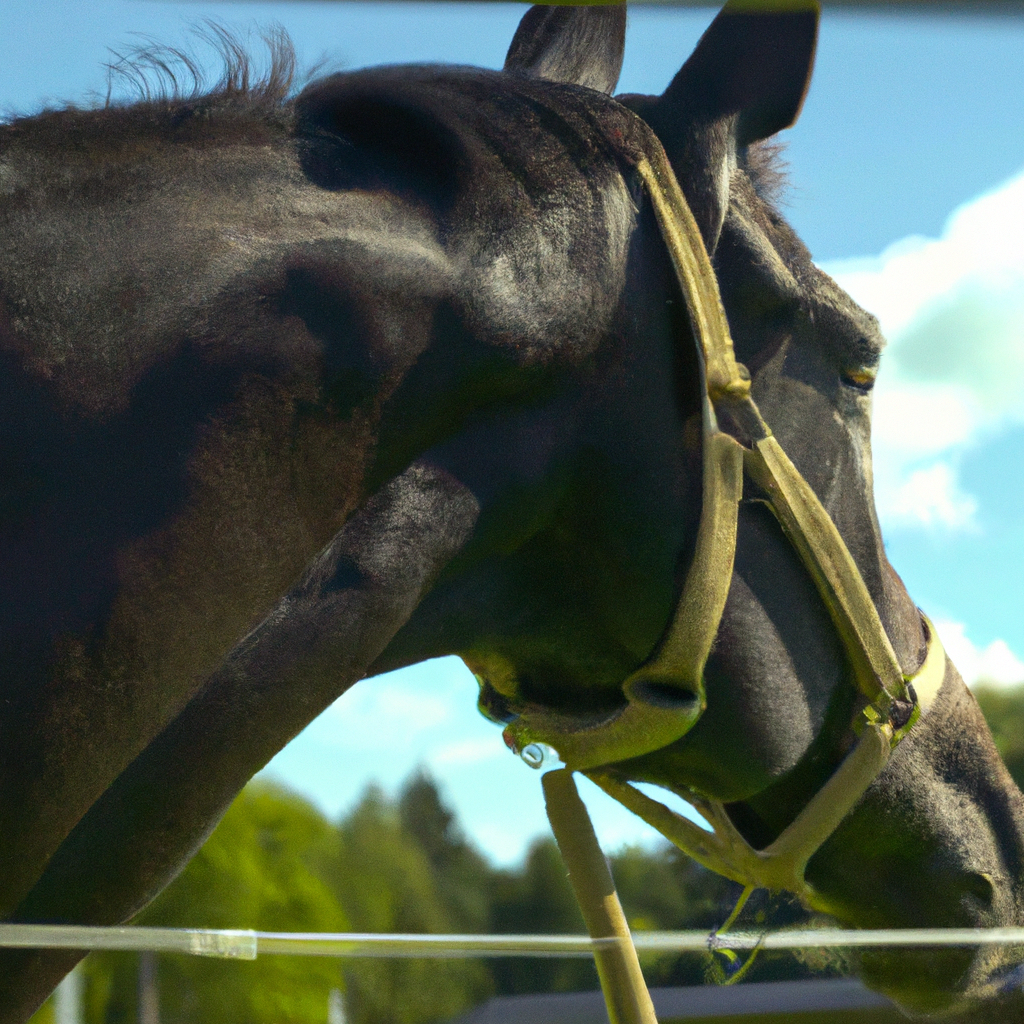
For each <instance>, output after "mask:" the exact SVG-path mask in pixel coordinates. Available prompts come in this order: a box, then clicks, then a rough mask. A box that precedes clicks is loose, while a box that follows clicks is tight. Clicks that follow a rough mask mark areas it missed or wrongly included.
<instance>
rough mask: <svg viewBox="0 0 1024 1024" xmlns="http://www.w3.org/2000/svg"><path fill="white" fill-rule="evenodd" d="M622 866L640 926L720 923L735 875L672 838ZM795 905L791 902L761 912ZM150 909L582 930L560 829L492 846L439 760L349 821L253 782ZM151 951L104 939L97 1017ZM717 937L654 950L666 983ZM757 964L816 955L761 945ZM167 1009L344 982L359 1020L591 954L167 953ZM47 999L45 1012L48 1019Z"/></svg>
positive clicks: (260, 920)
mask: <svg viewBox="0 0 1024 1024" xmlns="http://www.w3.org/2000/svg"><path fill="white" fill-rule="evenodd" d="M612 869H613V872H614V874H615V878H616V882H617V885H618V887H619V892H620V896H621V898H622V901H623V905H624V907H625V910H626V914H627V917H628V918H629V920H630V923H631V925H632V927H633V928H634V929H676V928H701V929H709V930H710V929H711V928H712V927H714V926H716V925H718V924H720V923H721V922H722V921H723V920H724V918H725V917H726V916H727V914H728V913H729V910H730V909H731V907H732V905H733V903H734V901H735V899H736V897H737V896H738V887H737V886H734V885H732V884H731V883H729V882H726V881H725V880H723V879H721V878H718V877H717V876H715V875H712V874H710V873H708V872H706V871H704V870H703V869H702V868H700V867H698V866H697V865H695V864H693V863H692V862H691V861H689V860H688V859H687V858H685V857H683V856H681V855H679V854H678V853H677V852H676V851H675V850H674V849H672V848H667V847H666V848H664V849H657V850H646V849H642V848H635V847H633V848H626V849H624V850H622V851H620V852H619V853H618V854H617V855H616V856H614V857H613V858H612ZM766 912H768V913H771V915H772V922H773V924H774V925H776V926H777V925H779V924H780V923H787V922H788V921H790V920H792V919H793V915H794V914H798V913H799V911H796V910H794V908H793V907H792V906H790V905H788V904H787V905H783V906H781V907H773V908H767V907H764V906H762V907H761V909H760V911H754V912H753V913H752V914H751V915H749V917H750V921H752V922H753V921H755V920H757V919H758V917H759V919H760V920H762V921H763V920H765V914H766ZM135 923H136V924H145V925H161V926H168V927H197V928H254V929H257V930H260V931H359V932H428V933H445V932H448V933H451V932H462V933H472V932H476V933H481V932H503V933H517V932H518V933H523V932H541V933H548V934H555V933H577V934H578V933H581V932H583V930H584V928H583V922H582V919H581V918H580V916H579V911H578V910H577V908H576V904H575V900H574V898H573V895H572V891H571V889H570V887H569V884H568V881H567V879H566V874H565V869H564V867H563V866H562V862H561V859H560V857H559V854H558V850H557V848H556V847H555V845H554V842H553V841H552V840H550V839H540V840H538V841H537V842H535V843H534V845H533V846H532V847H531V848H530V850H529V852H528V854H527V856H526V858H525V860H524V862H523V864H522V865H521V866H520V867H518V868H515V869H503V868H497V867H495V866H493V865H492V864H490V863H489V862H488V860H487V859H486V858H485V857H483V856H482V855H481V854H480V853H479V852H478V851H477V850H476V849H475V848H474V847H473V846H472V844H471V843H470V842H468V841H467V840H466V838H465V836H464V834H463V832H462V830H461V828H460V826H459V823H458V822H457V820H456V818H455V815H454V814H453V813H452V811H451V810H449V809H448V808H447V807H446V806H445V805H444V803H443V802H442V799H441V797H440V794H439V792H438V790H437V787H436V786H435V785H434V783H433V782H432V780H431V779H430V778H429V777H427V776H426V775H422V774H420V775H416V776H414V777H413V778H411V779H410V780H409V781H408V782H407V784H406V785H405V787H404V789H403V790H402V792H401V793H400V794H399V796H398V798H397V799H395V800H393V801H392V800H389V799H387V797H385V795H384V794H383V793H382V792H381V791H380V790H378V789H370V790H368V791H367V792H366V794H365V795H364V797H363V799H362V801H361V802H360V803H359V805H358V806H357V807H356V808H355V809H354V810H353V811H352V812H351V813H350V814H349V815H348V816H347V817H345V818H344V819H343V820H342V821H341V822H340V823H338V824H337V825H334V824H332V823H331V822H329V821H328V820H327V819H325V818H324V817H323V816H322V815H321V814H320V813H319V812H318V811H317V810H316V809H315V808H314V807H312V806H311V805H310V804H308V803H306V802H305V801H304V800H302V799H300V798H299V797H297V796H295V795H294V794H292V793H289V792H287V791H286V790H283V789H280V788H278V787H274V786H270V785H267V784H265V783H263V784H260V783H257V784H252V785H250V786H249V787H247V788H246V789H245V791H243V793H242V794H241V795H240V796H239V798H238V799H237V800H236V801H235V803H234V804H233V805H232V807H231V809H230V810H229V811H228V813H227V815H226V816H225V817H224V820H223V821H222V822H221V824H220V825H219V826H218V827H217V829H216V830H215V831H214V832H213V834H212V835H211V836H210V838H209V839H208V840H207V842H206V844H205V845H204V846H203V847H202V849H201V850H200V851H199V853H198V854H197V855H196V857H195V858H194V859H193V860H192V862H191V863H190V864H189V866H188V867H187V868H186V869H185V871H184V872H183V873H182V874H181V876H180V877H179V878H178V879H177V880H176V881H175V882H174V883H173V884H172V885H171V886H170V887H169V888H168V889H167V890H166V891H165V892H164V893H163V894H162V895H161V896H160V897H159V899H157V900H156V901H155V902H154V903H153V904H152V905H151V906H150V907H148V908H147V909H146V910H145V911H144V912H143V913H142V914H141V915H139V917H138V918H137V919H136V921H135ZM138 963H139V961H138V957H137V956H136V955H134V954H114V953H102V954H93V955H92V956H91V957H89V958H88V960H87V961H86V962H85V964H84V965H83V967H82V969H81V970H82V973H83V976H84V999H85V1021H86V1024H135V1021H136V1020H137V999H138V992H137V984H138V982H137V978H138ZM728 966H729V965H728V964H726V963H724V961H723V962H722V963H721V964H715V963H714V962H713V961H711V959H710V956H709V955H689V956H683V957H679V956H675V957H661V958H658V959H656V960H652V961H651V962H649V963H645V969H646V971H647V976H648V980H649V981H650V982H651V983H652V984H696V983H700V982H702V981H704V980H705V979H706V977H707V975H708V973H709V971H710V972H713V971H715V970H719V971H721V969H722V968H723V967H728ZM755 972H756V973H755V976H759V977H762V978H766V977H792V976H794V972H796V973H797V974H800V973H805V968H803V967H801V966H800V965H798V964H795V962H794V961H793V960H791V959H789V958H783V957H779V956H776V957H775V958H774V959H773V958H772V957H770V956H765V957H764V958H763V960H762V961H759V962H758V964H757V965H756V967H755ZM157 974H158V986H159V993H160V1019H161V1022H162V1024H203V1022H210V1024H285V1022H296V1024H299V1022H301V1024H306V1022H308V1024H324V1022H325V1021H326V1020H327V1007H328V1000H329V994H330V992H331V990H332V989H339V990H341V991H342V992H344V1008H345V1019H346V1021H347V1024H428V1022H432V1021H443V1020H447V1019H449V1018H451V1017H454V1016H456V1015H458V1014H459V1013H460V1012H462V1011H464V1010H466V1009H468V1008H469V1007H471V1006H474V1005H476V1004H477V1003H480V1002H482V1001H484V1000H485V999H487V998H488V997H489V996H491V995H495V994H517V993H524V992H557V991H572V990H579V989H587V988H596V987H597V977H596V974H595V972H594V968H593V966H592V964H591V962H590V961H589V960H588V959H583V958H579V959H565V958H545V959H522V958H503V959H491V960H462V959H441V960H436V959H434V960H421V959H408V960H406V959H401V960H398V959H352V960H335V959H330V958H322V959H321V958H314V957H289V956H274V955H265V956H261V957H259V958H258V959H257V960H256V961H255V962H236V961H229V960H210V959H205V958H198V957H187V956H179V955H160V956H159V957H158V958H157ZM51 1014H52V1008H50V1007H48V1008H46V1009H45V1010H44V1011H42V1012H41V1013H40V1015H39V1016H40V1024H42V1021H43V1020H44V1019H52V1018H51Z"/></svg>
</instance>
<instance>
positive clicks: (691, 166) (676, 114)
mask: <svg viewBox="0 0 1024 1024" xmlns="http://www.w3.org/2000/svg"><path fill="white" fill-rule="evenodd" d="M819 15H820V7H819V4H818V0H729V3H727V4H726V5H725V7H724V8H722V10H721V11H720V12H719V14H718V17H716V18H715V20H714V21H713V22H712V23H711V25H710V26H709V27H708V30H707V31H706V32H705V33H704V35H703V36H702V37H701V40H700V42H699V43H698V44H697V48H696V49H695V50H694V51H693V54H692V55H691V56H690V59H689V60H688V61H687V62H686V63H685V64H684V65H683V67H682V69H681V70H680V71H679V73H678V74H677V75H676V77H675V78H674V79H673V80H672V83H671V84H670V85H669V87H668V88H667V89H666V90H665V92H664V93H663V94H662V95H661V96H658V97H654V96H620V97H618V98H619V99H620V101H621V102H623V103H624V104H625V105H626V106H628V107H630V108H631V109H632V110H634V111H636V113H638V114H639V115H640V116H641V117H642V118H644V120H645V121H647V123H648V124H649V125H650V126H651V127H652V128H653V129H654V130H655V132H657V134H658V137H659V138H660V139H661V141H662V143H663V144H664V146H665V150H666V152H667V153H668V156H669V159H670V160H671V161H672V165H673V167H674V168H675V171H676V174H677V175H678V177H679V182H680V184H681V185H682V187H683V191H684V192H686V194H687V196H688V198H689V200H690V204H691V206H692V207H693V212H694V216H695V217H696V218H697V223H698V224H699V225H700V228H701V232H702V233H703V235H704V242H705V244H706V245H707V247H708V249H709V250H711V251H714V248H715V246H716V244H717V243H718V236H719V233H720V232H721V230H722V223H723V221H724V218H725V211H726V208H727V206H728V202H729V179H730V174H731V170H732V167H733V166H735V162H736V152H737V150H738V149H742V148H743V147H744V146H748V145H750V144H751V143H752V142H757V141H759V140H760V139H765V138H767V137H768V136H769V135H774V134H775V133H776V132H778V131H781V130H782V129H783V128H788V127H789V126H790V125H791V124H792V123H793V122H794V121H795V120H796V118H797V115H798V114H799V113H800V107H801V106H802V105H803V101H804V96H805V95H806V93H807V86H808V84H809V82H810V78H811V71H812V69H813V66H814V50H815V46H816V44H817V39H818V18H819Z"/></svg>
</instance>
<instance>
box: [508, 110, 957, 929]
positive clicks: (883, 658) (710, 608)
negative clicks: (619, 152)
mask: <svg viewBox="0 0 1024 1024" xmlns="http://www.w3.org/2000/svg"><path fill="white" fill-rule="evenodd" d="M638 127H639V128H640V130H641V132H642V133H643V134H644V136H645V137H646V144H645V146H644V151H645V154H646V155H645V156H643V157H642V158H641V160H640V161H639V163H638V164H637V167H636V170H637V173H638V174H639V176H640V179H641V181H642V182H643V185H644V187H645V189H646V191H647V193H648V195H649V196H650V198H651V202H652V204H653V208H654V212H655V215H656V217H657V221H658V227H659V229H660V231H661V235H662V238H663V240H664V242H665V245H666V247H667V249H668V252H669V255H670V257H671V259H672V263H673V266H674V268H675V273H676V277H677V278H678V280H679V285H680V288H681V289H682V292H683V297H684V299H685V301H686V306H687V309H688V311H689V317H690V322H691V326H692V329H693V334H694V337H695V338H696V340H697V351H698V363H699V364H700V371H701V378H702V379H701V385H702V395H703V397H702V420H703V457H704V465H703V505H702V511H701V519H700V525H699V527H698V531H697V542H696V548H695V552H694V557H693V561H692V563H691V565H690V569H689V571H688V573H687V576H686V579H685V581H684V584H683V588H682V592H681V594H680V598H679V601H678V604H677V605H676V609H675V612H674V614H673V617H672V621H671V622H670V624H669V626H668V628H667V630H666V631H665V633H664V635H663V637H662V639H661V641H660V642H659V644H658V646H657V647H656V648H655V650H654V652H653V654H652V655H651V657H650V658H649V659H648V660H647V662H645V664H643V665H642V666H641V667H640V668H639V669H637V670H636V671H635V672H634V673H633V674H632V675H630V676H629V677H628V678H627V679H626V680H625V682H624V683H623V693H624V694H625V697H626V704H625V706H624V707H623V708H622V709H621V710H620V711H619V712H617V713H616V715H615V716H614V717H612V718H611V719H609V720H607V721H605V722H602V723H600V724H598V725H595V726H593V727H591V728H583V729H579V728H576V729H572V728H569V727H568V723H567V721H566V719H565V718H564V717H563V716H559V715H555V714H551V713H546V712H543V711H537V710H534V709H532V708H531V709H528V710H526V711H524V712H523V713H522V714H521V715H520V716H519V717H518V718H517V719H516V720H515V721H513V722H512V723H511V724H510V725H509V726H508V727H507V728H506V730H505V739H506V742H507V743H508V744H509V745H510V746H511V747H512V748H513V749H514V750H522V749H524V748H525V747H526V746H527V745H528V744H531V743H544V744H547V745H549V746H551V747H553V748H554V749H555V750H556V751H557V752H558V755H559V756H560V758H561V759H562V761H563V762H564V763H565V765H566V767H567V768H569V769H571V770H574V771H582V772H584V773H586V774H587V776H588V777H589V778H591V779H592V780H593V781H594V782H595V783H597V785H599V786H600V787H601V788H602V789H603V790H604V791H605V792H606V793H608V794H609V795H610V796H612V797H614V798H615V799H616V800H618V801H619V802H620V803H622V804H623V805H625V806H626V807H627V808H629V809H630V810H631V811H633V812H634V813H635V814H637V815H639V816H640V817H641V818H642V819H643V820H644V821H646V822H647V823H648V824H650V825H651V826H653V827H654V828H655V829H657V830H658V831H659V832H661V833H662V835H664V836H665V837H666V838H667V839H669V840H670V841H671V842H673V843H674V844H675V845H676V846H678V847H679V849H681V850H682V851H683V852H684V853H686V854H688V855H689V856H690V857H692V858H693V859H694V860H696V861H698V862H700V863H701V864H703V865H704V866H705V867H707V868H709V869H710V870H712V871H715V872H717V873H718V874H720V875H724V876H725V877H727V878H730V879H733V880H734V881H736V882H739V883H740V884H742V885H743V886H744V887H746V888H747V889H753V888H768V889H773V890H779V889H785V890H788V891H790V892H792V893H795V894H796V895H798V896H799V897H800V898H801V899H802V900H803V901H804V903H805V904H806V905H808V906H810V907H816V908H818V909H823V910H824V909H827V907H826V906H825V905H824V903H823V901H822V900H821V898H820V897H818V896H817V894H816V893H815V891H814V889H813V888H812V887H811V886H810V885H809V883H808V882H807V880H806V878H805V877H804V873H805V868H806V866H807V862H808V861H809V860H810V858H811V857H812V856H813V855H814V853H815V852H816V851H817V850H818V849H819V847H820V846H821V845H822V844H823V843H824V842H825V840H826V839H828V837H829V836H830V835H831V834H832V833H833V832H834V831H835V829H836V828H837V827H838V826H839V824H840V822H842V820H843V819H844V818H845V817H846V815H847V814H848V813H849V812H850V811H851V810H852V809H853V807H854V806H855V805H856V804H857V803H858V801H859V800H860V799H861V797H862V796H863V795H864V793H865V791H866V790H867V789H868V787H869V786H870V785H871V783H872V782H873V781H874V780H875V778H876V777H877V776H878V775H879V773H880V772H881V771H882V770H883V769H884V768H885V766H886V764H887V763H888V760H889V757H890V755H891V754H892V751H893V750H894V749H895V747H896V745H897V744H898V743H899V742H900V740H902V739H903V738H904V737H905V736H906V735H907V733H908V732H910V730H911V729H912V728H913V727H914V726H915V725H916V723H917V722H918V721H919V719H920V717H921V715H922V714H923V713H924V712H926V711H927V710H928V708H929V707H930V706H931V704H932V703H933V702H934V700H935V698H936V696H937V695H938V692H939V689H940V687H941V686H942V681H943V678H944V676H945V670H946V656H945V652H944V651H943V649H942V645H941V643H940V642H939V638H938V635H937V634H936V632H935V629H934V628H933V627H932V625H931V623H930V622H929V621H928V620H927V618H925V617H924V616H922V620H923V625H924V630H925V633H926V636H927V642H928V644H927V653H926V655H925V659H924V662H923V663H922V664H921V666H920V667H919V668H918V669H917V670H916V671H915V672H914V673H912V674H911V675H904V673H903V670H902V668H901V667H900V664H899V662H898V660H897V658H896V654H895V652H894V651H893V648H892V644H891V643H890V641H889V637H888V635H887V634H886V632H885V629H884V627H883V626H882V622H881V619H880V618H879V616H878V611H877V609H876V608H875V606H874V603H873V602H872V600H871V597H870V594H869V593H868V589H867V586H866V585H865V583H864V580H863V578H862V576H861V574H860V570H859V569H858V568H857V565H856V563H855V562H854V560H853V557H852V555H851V554H850V552H849V549H848V548H847V547H846V544H845V543H844V542H843V539H842V537H841V536H840V535H839V531H838V530H837V529H836V526H835V523H833V521H832V519H831V518H830V517H829V514H828V513H827V512H826V511H825V509H824V507H823V506H822V504H821V502H820V501H819V500H818V497H817V495H816V494H815V493H814V491H813V490H812V488H811V486H810V485H809V484H808V483H807V481H806V480H805V479H804V478H803V477H802V476H801V475H800V473H799V471H798V470H797V469H796V467H795V466H794V465H793V463H792V462H791V461H790V459H789V457H788V456H787V455H786V453H785V451H783V449H782V447H781V445H780V444H779V442H778V441H777V440H776V438H775V437H774V436H773V435H772V432H771V430H770V429H769V427H768V425H767V424H766V423H765V421H764V419H763V418H762V417H761V413H760V411H759V410H758V408H757V405H756V404H755V403H754V401H753V399H752V397H751V394H750V375H749V374H748V372H747V370H746V368H745V367H744V366H743V365H742V364H740V363H738V362H737V361H736V358H735V355H734V351H733V344H732V338H731V337H730V334H729V326H728V322H727V320H726V317H725V311H724V309H723V307H722V301H721V297H720V295H719V290H718V282H717V279H716V277H715V272H714V269H713V268H712V265H711V261H710V259H709V257H708V254H707V249H706V248H705V246H704V240H703V238H702V237H701V234H700V230H699V228H698V227H697V223H696V221H695V220H694V217H693V213H692V212H691V210H690V208H689V206H688V204H687V202H686V199H685V197H684V196H683V193H682V190H681V189H680V187H679V183H678V181H677V180H676V176H675V173H674V172H673V170H672V166H671V164H670V163H669V160H668V157H667V156H666V154H665V150H664V149H663V147H662V145H661V142H660V140H659V139H658V138H657V136H656V135H655V134H654V132H653V131H652V130H651V129H650V128H649V127H648V126H647V125H646V124H645V123H644V122H641V121H639V119H638ZM723 422H724V423H728V424H729V425H730V428H731V429H734V430H735V431H736V432H737V433H739V434H740V435H741V437H742V438H743V441H742V442H741V441H740V440H738V439H737V438H736V437H735V436H733V434H732V433H731V432H727V431H726V430H723V429H722V426H721V425H720V424H721V423H723ZM745 474H746V475H747V476H749V477H750V479H751V480H752V481H753V482H754V483H755V484H756V485H757V486H758V487H759V488H760V489H761V491H762V492H763V494H764V496H765V499H766V503H767V504H768V506H769V507H770V508H771V510H772V512H773V513H774V514H775V516H776V518H777V519H778V521H779V523H780V525H781V526H782V529H783V532H784V533H785V535H786V537H787V538H788V540H789V542H790V543H791V544H792V545H793V547H794V549H795V550H796V552H797V554H798V556H799V557H800V560H801V561H802V562H803V564H804V566H805V567H806V569H807V571H808V572H809V574H810V576H811V578H812V579H813V581H814V583H815V586H816V587H817V589H818V592H819V594H820V595H821V598H822V601H823V602H824V604H825V606H826V608H827V609H828V612H829V615H830V616H831V618H832V621H833V623H834V624H835V627H836V630H837V631H838V633H839V636H840V638H841V640H842V643H843V646H844V648H845V651H846V656H847V658H848V659H849V664H850V666H851V668H852V670H853V677H854V681H855V685H856V687H857V690H858V691H859V693H860V694H861V695H862V697H863V698H864V700H865V701H866V705H865V706H864V707H863V708H862V710H860V711H859V712H858V713H857V715H856V716H855V718H854V721H853V723H852V725H851V727H852V729H853V730H854V732H855V733H856V736H857V738H856V742H855V744H854V745H853V747H852V749H851V751H850V752H849V753H848V754H847V755H846V757H845V759H844V760H843V761H842V763H841V764H840V765H839V767H838V768H837V769H836V770H835V772H834V773H833V774H832V776H831V777H830V778H829V779H828V781H827V782H826V783H825V784H824V785H823V786H822V787H821V789H819V790H818V791H817V792H816V793H815V795H814V796H813V797H812V798H811V800H810V801H809V802H808V803H807V805H806V806H805V807H804V808H803V810H802V811H800V813H799V814H798V815H797V817H796V818H795V819H794V820H793V821H792V822H791V823H790V824H789V825H788V826H787V827H786V829H785V830H784V831H783V832H782V833H781V834H780V835H779V836H778V838H777V839H776V840H775V841H774V842H772V843H771V844H770V845H769V846H767V847H766V848H764V849H763V850H757V849H754V848H753V847H752V846H751V845H750V844H749V843H748V842H747V841H746V839H745V838H744V837H743V836H742V835H741V834H740V832H739V831H738V829H737V828H736V826H735V825H734V824H733V823H732V821H731V819H730V818H729V815H728V813H727V812H726V810H725V807H724V805H723V804H721V803H719V802H717V801H714V800H709V799H706V798H704V797H702V796H701V795H699V794H696V793H693V792H690V791H687V792H684V793H681V794H680V795H681V796H684V797H685V799H687V800H688V801H689V802H690V803H691V804H692V805H693V806H694V807H695V808H696V809H697V810H698V811H699V812H700V813H701V815H703V817H704V818H705V820H706V821H707V822H708V823H709V824H710V825H711V826H712V828H713V829H714V831H713V832H708V831H706V830H705V829H702V828H700V827H699V826H697V825H696V824H694V823H693V822H691V821H689V820H688V819H686V818H684V817H683V816H682V815H679V814H676V813H675V812H674V811H672V810H670V809H669V808H667V807H665V806H664V805H663V804H661V803H659V802H658V801H657V800H653V799H652V798H650V797H648V796H646V795H645V794H644V793H642V792H640V791H639V790H638V789H636V788H635V787H633V786H632V785H630V784H629V783H627V782H625V781H623V780H622V779H621V778H619V777H618V776H617V775H616V774H615V773H614V769H613V768H609V767H608V766H612V765H614V764H615V763H616V762H620V761H625V760H628V759H630V758H635V757H639V756H641V755H643V754H647V753H651V752H652V751H655V750H660V749H661V748H662V747H665V746H667V745H668V744H670V743H674V742H675V741H676V740H678V739H680V738H681V737H683V736H684V735H686V733H687V732H688V731H689V730H690V729H691V728H692V727H693V725H694V724H695V723H696V721H697V719H698V718H700V716H701V714H702V713H703V711H704V709H705V707H706V706H707V701H706V697H705V693H704V678H703V677H704V666H705V663H706V662H707V659H708V655H709V654H710V652H711V647H712V644H713V643H714V640H715V636H716V635H717V633H718V628H719V623H720V622H721V618H722V614H723V611H724V609H725V601H726V597H727V595H728V592H729V586H730V582H731V579H732V573H733V563H734V560H735V555H736V534H737V520H738V513H739V503H740V499H741V497H742V494H743V483H744V475H745ZM668 692H670V693H672V694H673V696H675V695H676V694H678V697H679V699H678V700H676V699H673V700H671V701H666V700H664V699H662V701H661V706H659V704H658V703H657V697H658V695H662V696H663V695H664V694H666V693H668ZM645 697H647V698H652V699H645Z"/></svg>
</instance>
